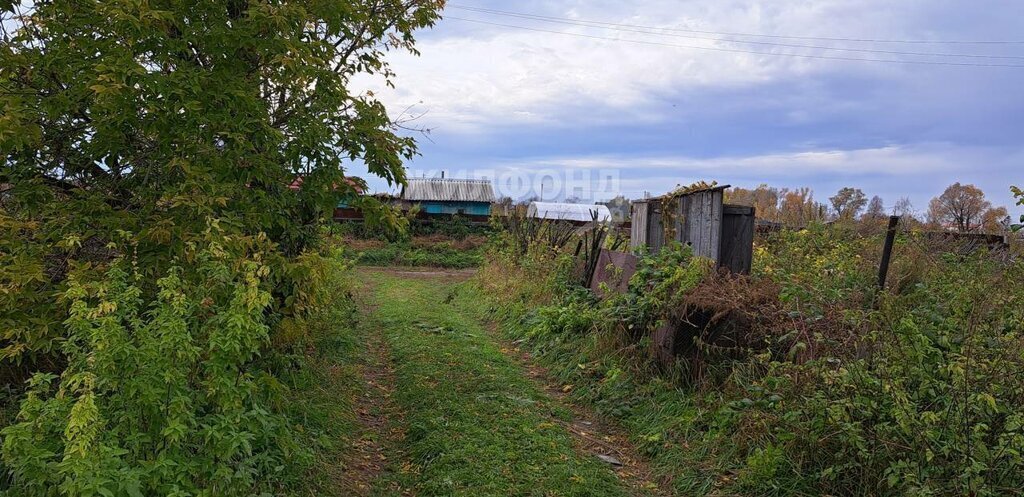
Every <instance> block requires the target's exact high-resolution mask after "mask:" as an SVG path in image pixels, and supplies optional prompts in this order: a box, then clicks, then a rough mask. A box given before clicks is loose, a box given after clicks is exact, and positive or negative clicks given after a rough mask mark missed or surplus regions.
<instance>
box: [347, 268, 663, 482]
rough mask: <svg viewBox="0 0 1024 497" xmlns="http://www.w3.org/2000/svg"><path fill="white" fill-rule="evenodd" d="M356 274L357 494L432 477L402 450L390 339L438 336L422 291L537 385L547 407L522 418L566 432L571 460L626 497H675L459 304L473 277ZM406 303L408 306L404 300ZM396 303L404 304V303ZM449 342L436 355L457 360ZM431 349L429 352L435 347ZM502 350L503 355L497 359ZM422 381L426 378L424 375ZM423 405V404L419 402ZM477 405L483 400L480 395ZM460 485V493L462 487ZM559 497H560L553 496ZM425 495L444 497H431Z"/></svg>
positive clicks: (618, 438) (615, 433)
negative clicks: (359, 285) (359, 324)
mask: <svg viewBox="0 0 1024 497" xmlns="http://www.w3.org/2000/svg"><path fill="white" fill-rule="evenodd" d="M358 272H359V274H360V278H361V279H362V280H363V281H364V284H365V285H366V288H365V292H364V294H365V295H366V296H367V297H366V299H367V302H366V303H365V304H364V305H363V306H362V309H363V314H364V318H363V319H364V321H366V322H367V324H366V325H365V326H363V330H362V334H363V337H364V341H365V345H366V354H365V359H364V362H365V364H364V365H363V367H362V376H363V379H364V384H365V386H366V387H365V391H364V394H363V398H362V399H361V402H360V403H359V405H360V407H359V409H358V417H359V423H360V425H361V426H362V436H361V437H360V439H359V441H358V442H357V443H356V444H355V447H354V451H353V454H352V455H351V456H352V457H351V462H350V463H349V468H350V470H351V471H352V472H353V473H355V474H354V475H353V476H352V478H351V483H352V485H351V490H352V494H353V495H360V496H365V495H382V494H384V495H411V491H410V490H409V487H415V486H419V485H421V483H422V482H417V478H419V477H420V476H421V475H419V474H418V473H419V470H420V469H422V470H424V471H425V472H426V473H430V469H429V468H419V467H418V466H417V464H415V463H410V462H408V460H407V458H406V457H405V456H404V455H400V454H401V452H400V450H402V449H401V447H403V445H405V444H403V442H404V441H405V438H406V433H405V430H404V429H403V428H402V427H403V426H404V424H405V422H406V420H405V419H404V413H400V412H399V407H398V406H396V402H395V400H394V396H395V391H396V388H402V386H401V385H400V383H401V382H402V378H396V371H395V365H394V363H393V362H392V361H393V358H392V351H391V350H390V347H391V346H392V344H389V343H388V342H389V340H395V339H396V338H397V337H405V338H402V342H398V343H403V342H405V339H406V338H410V339H411V338H412V335H408V334H407V332H405V331H401V329H399V328H395V327H396V326H407V325H408V324H412V325H413V326H412V327H413V328H416V329H421V330H422V329H426V330H428V331H429V332H430V333H438V332H439V331H438V330H440V328H437V323H435V321H434V320H431V319H430V318H429V316H427V315H425V314H423V313H422V309H423V307H422V306H423V305H424V304H423V303H422V302H421V303H419V304H416V303H415V302H414V300H413V296H414V295H415V298H417V299H419V298H423V297H424V291H426V292H429V294H430V298H429V299H428V300H430V302H431V304H434V303H435V302H436V304H437V305H440V306H444V307H445V310H444V311H443V313H449V314H448V318H451V317H452V315H453V314H454V315H455V316H458V317H457V319H460V320H465V321H466V322H470V323H475V324H472V326H474V327H476V326H479V328H478V329H481V331H482V332H483V333H482V336H480V337H479V338H477V336H476V335H474V334H473V333H471V332H467V334H466V336H467V337H473V338H470V339H469V340H470V341H474V340H479V341H480V342H483V343H476V344H474V345H472V347H471V350H476V349H477V348H478V347H481V346H487V347H493V348H494V349H495V350H496V354H497V355H496V357H501V356H502V355H504V356H505V357H506V358H507V359H506V360H507V361H508V362H509V364H510V366H509V367H511V368H512V369H511V371H512V374H514V375H516V376H519V377H520V378H523V379H525V381H526V383H527V384H532V385H533V388H532V390H535V391H537V392H540V394H541V395H542V396H543V398H545V400H544V401H543V403H542V404H540V405H547V407H546V408H542V409H541V410H539V411H537V412H535V413H533V414H524V415H528V416H529V415H540V416H542V417H543V420H546V422H545V423H541V424H542V425H543V424H548V425H552V426H558V427H560V428H561V430H560V431H563V432H564V433H565V434H567V435H568V439H569V442H570V443H567V444H566V447H567V448H569V453H570V454H571V453H572V452H575V453H576V455H575V456H574V457H573V459H576V460H579V461H580V462H581V463H582V462H583V461H587V462H586V463H585V464H586V465H587V466H588V467H589V466H593V467H594V468H596V469H600V468H602V467H603V468H606V470H610V472H612V473H614V476H615V479H618V480H619V482H620V483H621V488H622V489H624V490H625V492H622V493H626V494H629V495H634V496H649V495H656V496H661V495H669V493H667V492H666V491H665V489H667V488H669V486H668V485H667V484H666V483H667V482H663V481H661V482H659V481H656V480H655V478H654V477H653V476H652V475H653V472H652V471H651V468H650V465H649V463H648V462H647V461H646V460H645V459H644V458H643V457H642V456H641V455H640V454H638V453H637V450H636V448H635V447H634V446H633V445H632V444H631V443H630V442H629V441H628V439H627V437H625V436H624V435H623V434H622V432H621V431H620V430H618V429H617V428H616V427H614V426H613V425H611V424H609V423H606V422H602V421H601V420H600V419H599V417H598V416H596V415H595V414H594V413H593V412H592V411H591V410H589V409H586V408H584V407H581V406H579V405H575V404H573V403H572V402H570V400H569V399H568V397H569V396H568V394H567V393H566V392H567V389H565V388H564V387H565V386H563V385H558V384H556V383H555V382H553V381H552V380H551V378H550V376H549V375H548V374H547V371H546V370H544V369H543V368H542V367H539V366H538V365H537V364H536V363H535V362H534V361H533V359H532V358H531V357H530V355H529V354H528V353H526V352H524V351H522V350H520V349H519V348H518V347H516V346H515V345H514V344H510V343H508V342H507V341H505V340H503V339H502V338H501V337H500V334H499V333H498V331H497V329H496V327H495V326H493V325H487V324H486V323H484V322H482V321H481V320H480V319H481V316H480V315H479V314H478V313H477V312H470V310H469V309H467V308H466V307H472V306H467V305H466V304H467V303H466V302H465V301H464V300H460V299H459V298H456V292H455V288H456V285H457V284H458V283H460V282H462V281H465V280H466V279H468V278H470V277H471V276H472V274H473V273H472V271H464V270H439V269H412V268H362V269H360V270H359V271H358ZM396 280H397V281H396ZM379 281H386V282H388V283H387V285H388V288H390V289H391V290H385V292H387V291H390V292H391V294H390V295H389V296H388V297H386V298H388V299H389V300H383V301H380V303H382V304H383V305H386V306H387V308H388V311H387V312H385V313H383V314H382V313H380V312H378V306H377V305H376V304H373V303H371V302H372V301H373V299H375V298H381V295H380V291H379V290H378V289H377V283H378V282H379ZM398 288H402V290H400V291H399V290H398ZM410 288H413V289H410ZM428 289H429V290H428ZM396 297H397V298H396ZM406 298H408V299H409V300H408V301H406V300H405V299H406ZM398 301H401V303H399V302H398ZM418 311H419V312H418ZM443 313H442V314H443ZM378 315H389V316H398V317H399V318H397V319H396V318H394V317H390V318H389V317H383V318H380V319H381V320H382V321H380V322H378V321H377V320H378ZM406 315H408V317H406ZM448 318H444V319H448ZM435 319H436V318H435ZM405 320H408V321H409V323H406V324H401V325H400V324H399V322H404V321H405ZM424 320H427V321H430V323H429V324H425V321H424ZM435 328H437V329H435ZM456 328H457V326H456ZM442 331H443V330H442ZM412 333H415V332H412ZM487 342H490V344H486V343H487ZM443 343H444V342H443V341H441V340H438V341H436V342H435V345H436V352H435V353H436V354H437V355H439V356H441V355H446V354H447V355H449V356H451V355H452V354H453V353H454V351H455V350H456V349H446V348H445V346H444V345H443ZM395 346H398V345H395ZM452 346H456V347H457V346H459V345H457V344H455V343H453V344H452ZM405 347H406V345H404V344H403V345H401V348H400V349H399V350H403V353H405V354H407V355H408V354H409V352H406V351H405ZM427 347H428V348H430V345H429V342H428V345H427ZM498 350H500V352H497V351H498ZM399 355H402V354H399ZM416 357H419V356H416ZM451 364H454V363H451ZM407 366H408V365H407V364H406V363H404V362H403V363H402V367H407ZM484 367H485V368H486V369H483V370H481V371H487V372H489V371H490V368H491V366H488V365H486V363H484ZM479 372H480V371H478V372H477V373H474V374H478V373H479ZM418 374H419V375H420V376H423V373H422V372H421V373H418ZM452 374H454V373H453V372H449V373H448V375H452ZM400 375H401V373H400ZM431 381H432V382H433V383H432V385H436V381H437V380H431ZM520 381H524V380H520ZM406 388H408V386H406ZM431 388H433V387H431ZM460 388H461V387H460ZM510 388H512V390H509V392H510V393H509V394H508V395H513V394H512V393H511V392H514V391H515V388H514V387H510ZM430 391H431V390H430V389H428V390H427V391H425V392H424V393H423V394H421V395H429V394H428V393H426V392H430ZM517 395H518V394H517ZM419 398H420V397H417V399H419ZM477 398H478V399H479V398H485V397H482V396H477ZM406 402H408V401H406ZM419 403H426V404H429V399H428V398H423V399H422V400H421V401H419ZM407 407H408V406H407ZM453 408H454V409H456V410H457V409H459V407H457V406H449V407H448V408H446V409H453ZM478 408H481V409H484V412H486V406H483V407H480V406H478ZM411 409H412V412H411V413H410V414H412V415H413V416H412V417H413V418H416V416H415V413H416V411H417V406H415V405H414V406H412V407H411ZM446 409H442V410H441V411H440V413H444V412H445V411H446ZM558 411H560V412H563V413H566V412H567V413H571V414H570V415H554V414H544V413H545V412H548V413H553V412H558ZM454 431H455V429H453V432H452V433H449V434H446V435H449V436H451V437H454V438H458V439H463V438H464V437H465V436H466V434H465V433H461V432H458V433H457V432H454ZM562 436H565V435H562ZM552 443H554V442H552ZM563 443H564V442H563ZM516 457H518V456H516ZM561 457H564V456H561ZM396 458H397V459H401V461H396V460H395V459H396ZM496 462H497V463H500V462H501V461H500V460H498V461H496ZM396 467H414V468H416V470H415V471H416V473H417V475H415V476H414V477H412V478H411V479H410V477H409V475H408V474H407V475H404V476H405V477H404V478H396V477H395V475H394V474H391V475H389V474H388V472H389V471H390V472H392V473H394V472H395V471H394V468H396ZM389 468H390V469H389ZM400 471H401V470H400ZM398 482H403V483H398ZM455 483H456V486H457V484H458V481H456V482H455ZM402 487H405V488H402ZM428 488H429V485H428ZM502 494H504V492H502V493H496V492H494V491H493V490H491V491H486V490H481V492H480V493H479V494H478V495H502ZM558 494H560V492H558V493H554V494H553V495H558ZM424 495H438V494H437V493H436V492H432V491H427V492H425V493H424ZM596 495H603V494H596ZM609 495H610V494H609Z"/></svg>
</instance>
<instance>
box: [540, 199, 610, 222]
mask: <svg viewBox="0 0 1024 497" xmlns="http://www.w3.org/2000/svg"><path fill="white" fill-rule="evenodd" d="M592 212H597V220H598V221H600V222H602V223H604V222H608V221H611V220H612V212H611V211H610V210H608V207H607V206H604V205H588V204H558V203H554V202H530V207H529V208H528V209H527V210H526V215H527V216H530V217H536V218H540V219H557V220H559V221H593V220H594V217H593V215H592V214H591V213H592Z"/></svg>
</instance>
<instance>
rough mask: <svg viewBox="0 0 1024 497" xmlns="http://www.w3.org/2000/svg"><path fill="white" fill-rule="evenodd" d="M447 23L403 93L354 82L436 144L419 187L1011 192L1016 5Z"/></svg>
mask: <svg viewBox="0 0 1024 497" xmlns="http://www.w3.org/2000/svg"><path fill="white" fill-rule="evenodd" d="M480 9H483V10H480ZM444 16H445V18H444V19H443V20H442V21H440V22H439V23H438V25H437V26H436V27H434V28H433V29H432V30H429V31H424V32H422V33H420V35H419V42H418V44H417V47H418V49H419V50H420V52H421V55H420V56H418V57H416V56H412V55H408V54H404V53H393V54H391V55H390V56H389V61H390V63H391V64H392V67H393V69H394V70H395V71H396V72H397V73H398V77H397V79H396V84H397V89H395V90H387V89H385V88H383V87H382V85H381V84H380V82H379V81H373V80H360V81H358V82H357V83H358V84H359V85H363V86H365V88H367V89H371V90H373V91H375V92H376V94H377V95H378V96H380V97H381V98H382V99H383V100H384V101H385V103H386V104H387V105H388V107H389V109H390V110H391V112H392V113H393V115H394V116H395V117H397V116H398V115H401V114H403V112H405V114H404V115H405V117H410V116H418V118H417V119H416V120H415V121H413V122H412V123H409V124H410V125H412V126H418V127H424V128H429V129H430V130H431V131H430V133H429V136H428V137H420V139H419V143H420V151H421V153H422V156H421V157H418V158H417V159H416V160H414V161H412V162H410V163H409V168H410V170H411V171H412V174H414V175H417V176H419V175H423V174H436V173H437V171H440V170H445V171H447V172H448V175H449V176H452V175H455V176H468V175H475V176H478V177H488V178H490V179H497V180H498V181H499V183H502V184H499V185H498V187H499V190H502V191H503V193H508V194H511V195H512V196H517V195H525V194H529V193H530V192H529V190H530V189H531V187H533V188H535V189H539V187H538V185H539V184H540V182H545V183H544V184H545V187H546V188H547V189H548V190H547V191H546V192H545V197H548V198H552V197H558V196H565V195H573V194H577V195H578V194H580V193H582V195H580V196H582V197H584V198H587V199H588V200H603V199H605V198H608V197H611V196H614V195H615V194H616V193H622V194H624V195H626V196H628V197H634V198H635V197H640V196H642V195H643V192H644V191H650V192H652V193H663V192H665V191H667V190H669V189H671V188H672V187H673V186H674V185H676V184H688V183H691V182H694V181H698V180H708V181H711V180H715V181H718V182H719V183H722V184H724V183H728V184H732V185H734V186H746V187H753V186H756V185H758V184H760V183H768V184H770V185H773V186H779V187H800V186H810V187H812V188H813V189H814V191H815V193H816V197H817V198H818V199H819V200H822V201H824V200H826V198H827V197H828V196H830V195H832V194H833V193H834V192H835V191H836V190H837V189H839V188H840V187H842V186H847V185H849V186H856V187H859V188H862V189H863V190H864V191H865V192H866V193H867V194H868V195H875V194H877V195H880V196H882V198H883V199H885V200H886V205H887V206H891V205H892V203H893V202H895V200H896V199H897V198H899V197H901V196H908V197H910V199H911V200H912V201H913V203H914V205H915V207H916V208H917V209H919V210H922V211H923V210H924V209H925V208H926V206H927V202H928V200H929V199H930V198H931V197H933V196H935V195H937V194H938V193H940V192H941V191H942V189H943V188H944V187H945V186H947V185H948V184H950V183H952V182H954V181H961V182H966V183H974V184H976V185H978V186H980V187H982V188H983V189H984V190H985V191H986V192H987V193H988V195H989V197H990V198H991V200H993V203H996V204H1010V203H1011V200H1010V195H1009V191H1008V187H1009V185H1010V184H1014V183H1016V184H1021V183H1024V91H1022V88H1024V1H1020V0H986V1H984V2H976V1H968V0H672V1H669V0H645V1H623V0H552V1H534V0H522V1H517V2H502V1H496V0H459V1H458V2H452V3H449V5H448V8H447V9H446V11H445V14H444ZM749 35H761V36H749ZM864 40H872V41H864ZM905 42H913V43H905ZM973 42H986V43H973ZM920 54H940V55H920ZM965 54H966V55H973V56H972V57H965V56H954V55H965ZM793 55H801V56H803V57H796V56H793ZM850 59H869V60H850ZM892 61H903V62H904V63H894V62H892ZM906 62H917V63H906ZM609 177H611V178H612V181H611V182H608V181H606V180H607V179H608V178H609ZM538 178H542V179H540V180H539V181H538ZM516 182H518V184H513V183H516ZM371 185H372V186H373V187H375V188H376V189H377V190H378V191H383V190H386V189H387V188H386V185H384V184H382V183H376V182H371ZM581 185H584V186H586V188H581ZM591 186H596V187H598V188H597V191H591V190H592V189H591V188H590V187H591ZM1017 210H1018V211H1019V210H1020V209H1019V208H1018V209H1017Z"/></svg>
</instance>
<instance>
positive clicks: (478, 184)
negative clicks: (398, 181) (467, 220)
mask: <svg viewBox="0 0 1024 497" xmlns="http://www.w3.org/2000/svg"><path fill="white" fill-rule="evenodd" d="M402 200H409V201H412V202H423V201H434V202H494V187H493V186H491V182H490V180H486V179H449V178H410V179H409V180H408V184H407V185H406V186H405V188H403V189H402Z"/></svg>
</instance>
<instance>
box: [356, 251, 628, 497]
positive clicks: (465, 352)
mask: <svg viewBox="0 0 1024 497" xmlns="http://www.w3.org/2000/svg"><path fill="white" fill-rule="evenodd" d="M364 274H366V275H368V278H370V279H372V280H373V281H374V282H375V283H376V284H375V285H374V286H375V295H374V299H375V301H376V303H377V304H378V305H379V307H378V309H377V311H376V313H375V315H374V318H373V319H375V320H376V321H377V323H376V327H377V328H378V330H379V331H380V332H382V333H384V336H385V338H386V340H387V341H388V343H389V345H390V347H391V351H392V355H393V358H394V362H395V364H396V375H397V383H398V384H397V392H396V401H397V402H398V404H399V406H400V407H401V408H402V409H403V411H404V412H405V419H404V423H405V424H406V433H407V436H406V439H405V442H404V443H405V445H406V447H405V453H406V454H408V457H409V458H410V459H411V461H410V462H411V465H412V469H411V470H409V471H406V472H404V473H399V475H398V476H396V478H399V479H400V480H401V481H402V483H403V486H406V487H408V486H411V487H413V488H415V489H416V493H417V495H421V496H442V495H443V496H458V495H465V496H488V495H494V496H504V495H523V496H618V495H627V492H626V491H625V490H624V488H623V486H622V484H621V483H620V482H619V481H618V479H617V477H616V476H615V475H614V474H613V473H612V472H611V470H610V469H608V468H607V467H606V466H604V463H601V462H599V461H598V460H597V459H596V458H592V457H590V456H586V455H580V454H578V453H576V452H575V450H574V449H573V444H572V439H571V438H570V435H568V434H567V433H566V432H565V431H564V430H563V429H562V428H561V427H560V426H559V424H558V423H557V422H556V421H557V419H567V418H568V416H569V413H568V412H567V411H565V410H564V408H560V407H558V406H556V405H555V404H553V403H552V402H550V401H549V400H548V399H547V398H546V397H545V396H543V395H542V394H541V393H540V392H539V391H538V390H537V389H536V388H535V387H534V386H533V385H532V384H531V383H530V381H529V380H528V379H527V378H526V376H525V374H524V371H522V369H521V368H520V367H519V366H518V365H517V364H515V363H514V362H513V361H512V360H511V359H510V358H508V357H506V356H505V355H504V354H503V353H502V352H501V349H500V346H499V344H498V343H497V342H496V341H495V339H494V338H493V337H491V336H490V335H489V334H488V331H487V330H486V329H485V328H484V327H483V325H482V324H481V319H480V318H481V316H483V307H482V306H483V302H482V299H480V298H477V297H476V296H474V295H472V294H470V293H469V292H459V293H458V294H453V292H455V291H456V287H454V286H452V285H450V284H445V283H442V280H440V279H399V278H396V277H393V276H389V275H387V274H384V273H373V272H369V271H367V272H364ZM370 328H371V331H372V328H373V327H370Z"/></svg>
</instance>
